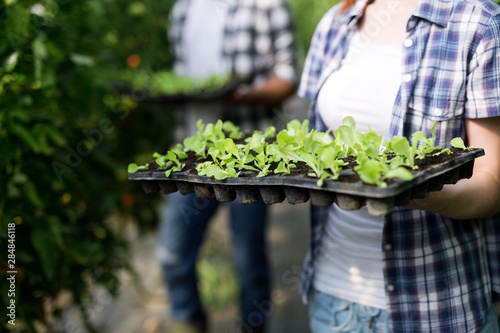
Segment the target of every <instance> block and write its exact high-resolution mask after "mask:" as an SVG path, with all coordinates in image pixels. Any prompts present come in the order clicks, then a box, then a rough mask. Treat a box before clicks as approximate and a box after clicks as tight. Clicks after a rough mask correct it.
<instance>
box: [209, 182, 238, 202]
mask: <svg viewBox="0 0 500 333" xmlns="http://www.w3.org/2000/svg"><path fill="white" fill-rule="evenodd" d="M213 189H214V193H215V198H216V199H217V201H219V202H229V201H233V200H234V199H236V190H235V189H234V187H232V186H226V185H214V187H213Z"/></svg>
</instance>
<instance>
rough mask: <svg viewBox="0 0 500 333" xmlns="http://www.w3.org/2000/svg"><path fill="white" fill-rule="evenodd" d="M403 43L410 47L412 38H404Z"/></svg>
mask: <svg viewBox="0 0 500 333" xmlns="http://www.w3.org/2000/svg"><path fill="white" fill-rule="evenodd" d="M403 45H404V46H405V47H411V46H412V45H413V40H411V39H410V38H407V39H405V41H404V43H403Z"/></svg>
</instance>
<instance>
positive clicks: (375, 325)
mask: <svg viewBox="0 0 500 333" xmlns="http://www.w3.org/2000/svg"><path fill="white" fill-rule="evenodd" d="M309 326H310V328H311V332H312V333H327V332H328V333H333V332H342V333H389V324H388V316H387V311H385V310H382V309H377V308H373V307H370V306H365V305H361V304H357V303H352V302H349V301H345V300H341V299H339V298H336V297H334V296H331V295H328V294H325V293H322V292H320V291H317V290H314V289H313V290H312V292H311V298H310V305H309ZM477 333H500V331H499V326H498V317H497V313H496V311H495V307H494V306H493V305H492V306H491V307H490V310H489V312H488V316H487V317H486V321H485V323H484V324H483V327H482V328H481V329H480V330H479V331H478V332H477Z"/></svg>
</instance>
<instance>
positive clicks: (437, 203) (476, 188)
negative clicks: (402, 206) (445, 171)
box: [409, 170, 500, 220]
mask: <svg viewBox="0 0 500 333" xmlns="http://www.w3.org/2000/svg"><path fill="white" fill-rule="evenodd" d="M409 207H411V208H415V209H422V210H429V211H433V212H436V213H438V214H441V215H443V216H446V217H449V218H453V219H459V220H466V219H474V218H486V217H490V216H492V215H494V214H496V213H498V212H500V181H499V179H498V178H497V177H495V176H494V175H493V174H492V173H491V172H489V171H488V170H475V171H474V175H473V176H472V177H471V178H470V179H464V180H461V181H459V182H458V183H457V184H455V185H445V186H444V188H443V189H442V190H441V191H439V192H429V193H428V195H427V197H426V198H425V199H415V200H412V202H411V204H410V205H409Z"/></svg>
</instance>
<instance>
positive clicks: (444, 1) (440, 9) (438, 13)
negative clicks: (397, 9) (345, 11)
mask: <svg viewBox="0 0 500 333" xmlns="http://www.w3.org/2000/svg"><path fill="white" fill-rule="evenodd" d="M367 1H368V0H360V1H356V3H355V4H354V6H353V8H352V9H351V10H350V11H349V16H350V18H349V20H348V24H347V27H348V28H351V27H352V26H353V25H355V24H356V22H358V20H359V18H360V16H361V14H363V9H364V8H365V5H366V2H367ZM453 2H454V1H453V0H420V2H419V3H418V6H417V8H416V9H415V11H414V12H413V16H415V17H420V18H422V19H425V20H427V21H429V22H432V23H435V24H438V25H440V26H443V27H446V25H447V24H448V21H449V18H450V15H451V11H452V7H453Z"/></svg>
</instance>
